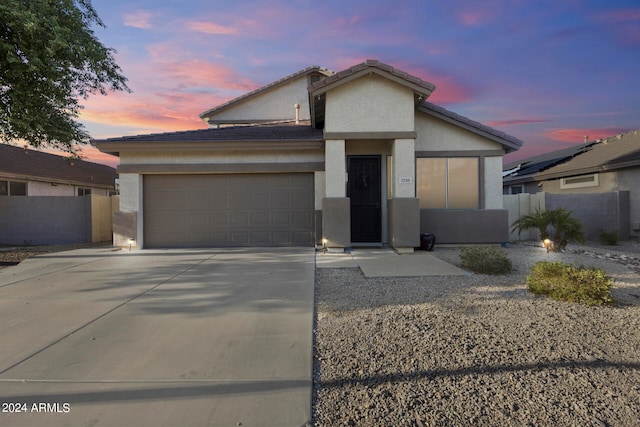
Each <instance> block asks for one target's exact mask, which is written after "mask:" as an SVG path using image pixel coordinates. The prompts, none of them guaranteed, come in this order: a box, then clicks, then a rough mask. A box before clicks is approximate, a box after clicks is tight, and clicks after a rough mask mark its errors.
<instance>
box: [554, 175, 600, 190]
mask: <svg viewBox="0 0 640 427" xmlns="http://www.w3.org/2000/svg"><path fill="white" fill-rule="evenodd" d="M598 185H600V183H599V182H598V174H597V173H593V174H590V175H580V176H572V177H569V178H561V179H560V188H561V189H563V190H565V189H569V188H584V187H597V186H598Z"/></svg>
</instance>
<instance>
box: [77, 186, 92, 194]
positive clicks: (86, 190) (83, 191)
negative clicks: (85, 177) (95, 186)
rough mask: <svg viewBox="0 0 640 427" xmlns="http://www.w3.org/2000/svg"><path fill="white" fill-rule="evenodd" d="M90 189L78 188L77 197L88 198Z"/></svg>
mask: <svg viewBox="0 0 640 427" xmlns="http://www.w3.org/2000/svg"><path fill="white" fill-rule="evenodd" d="M90 195H91V189H90V188H80V187H78V196H90Z"/></svg>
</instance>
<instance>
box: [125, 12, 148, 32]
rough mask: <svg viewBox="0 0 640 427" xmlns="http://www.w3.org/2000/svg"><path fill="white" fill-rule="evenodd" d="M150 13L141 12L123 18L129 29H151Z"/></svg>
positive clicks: (128, 14)
mask: <svg viewBox="0 0 640 427" xmlns="http://www.w3.org/2000/svg"><path fill="white" fill-rule="evenodd" d="M151 17H152V14H151V13H150V12H147V11H144V10H139V11H136V12H133V13H127V14H125V15H124V16H123V21H124V25H125V26H127V27H134V28H140V29H143V30H146V29H149V28H151Z"/></svg>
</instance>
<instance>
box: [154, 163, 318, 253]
mask: <svg viewBox="0 0 640 427" xmlns="http://www.w3.org/2000/svg"><path fill="white" fill-rule="evenodd" d="M313 188H314V185H313V174H309V173H299V174H295V173H290V174H237V175H236V174H234V175H145V177H144V202H143V203H144V241H145V246H146V247H150V248H152V247H154V248H185V247H225V246H227V247H233V246H312V245H313V243H314V239H313V234H314V233H313V230H314V195H313Z"/></svg>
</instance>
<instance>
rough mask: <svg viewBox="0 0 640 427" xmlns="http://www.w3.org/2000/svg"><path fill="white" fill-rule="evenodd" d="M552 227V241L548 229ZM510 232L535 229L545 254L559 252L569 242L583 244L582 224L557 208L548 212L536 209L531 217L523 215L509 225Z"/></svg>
mask: <svg viewBox="0 0 640 427" xmlns="http://www.w3.org/2000/svg"><path fill="white" fill-rule="evenodd" d="M550 226H551V227H553V230H554V234H553V240H551V239H550V233H549V227H550ZM511 227H512V228H511V230H512V231H518V233H520V232H522V231H523V230H528V229H531V228H533V229H536V230H538V232H539V233H540V239H541V240H542V242H543V245H544V247H545V248H547V252H549V251H553V252H559V251H562V250H563V249H564V248H566V247H567V244H568V243H569V241H570V240H575V241H578V242H580V243H584V241H585V237H584V233H583V231H582V223H581V222H580V221H578V220H577V219H576V218H573V217H572V216H571V211H569V210H566V209H563V208H557V209H553V210H550V211H547V210H541V209H539V208H537V209H536V211H535V213H533V214H531V215H523V216H522V217H520V218H519V219H518V220H516V221H514V223H513V224H512V225H511Z"/></svg>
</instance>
